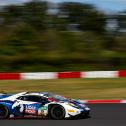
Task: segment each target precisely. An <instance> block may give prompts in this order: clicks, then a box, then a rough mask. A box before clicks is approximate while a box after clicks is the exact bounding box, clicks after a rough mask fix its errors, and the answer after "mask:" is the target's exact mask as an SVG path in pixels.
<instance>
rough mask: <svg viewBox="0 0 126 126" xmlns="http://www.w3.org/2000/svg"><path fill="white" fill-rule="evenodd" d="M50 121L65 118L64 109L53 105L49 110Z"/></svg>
mask: <svg viewBox="0 0 126 126" xmlns="http://www.w3.org/2000/svg"><path fill="white" fill-rule="evenodd" d="M50 116H51V118H52V119H56V120H61V119H64V118H65V109H64V108H63V107H62V106H60V105H54V106H53V107H52V108H51V110H50Z"/></svg>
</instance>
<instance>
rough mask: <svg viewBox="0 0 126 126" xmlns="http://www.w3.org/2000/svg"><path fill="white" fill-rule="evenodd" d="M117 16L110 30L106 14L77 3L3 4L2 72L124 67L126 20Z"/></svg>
mask: <svg viewBox="0 0 126 126" xmlns="http://www.w3.org/2000/svg"><path fill="white" fill-rule="evenodd" d="M109 18H110V19H112V20H113V17H109ZM120 19H121V20H120ZM114 20H116V23H118V25H116V26H114V24H113V23H111V24H110V25H111V26H113V27H114V28H113V29H114V30H111V29H109V28H108V29H107V21H108V15H107V14H105V13H104V12H102V11H100V10H98V9H97V8H96V7H94V6H93V5H91V4H84V3H79V2H63V3H59V4H57V5H54V4H53V3H48V2H43V1H39V0H37V1H35V0H32V1H30V2H27V3H24V4H20V5H6V6H1V9H0V71H2V72H3V71H4V72H5V71H15V72H18V71H21V72H27V71H70V70H71V71H79V70H116V69H125V67H126V64H125V62H126V42H125V40H126V37H125V32H123V33H120V29H121V27H122V26H123V28H124V25H125V23H123V22H125V20H126V19H125V17H124V16H123V18H122V17H120V16H116V17H115V18H114Z"/></svg>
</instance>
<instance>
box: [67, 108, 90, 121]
mask: <svg viewBox="0 0 126 126" xmlns="http://www.w3.org/2000/svg"><path fill="white" fill-rule="evenodd" d="M69 116H70V118H72V119H73V118H74V119H75V118H76V119H79V118H88V117H90V110H84V111H81V113H79V114H77V115H74V116H73V115H71V114H69Z"/></svg>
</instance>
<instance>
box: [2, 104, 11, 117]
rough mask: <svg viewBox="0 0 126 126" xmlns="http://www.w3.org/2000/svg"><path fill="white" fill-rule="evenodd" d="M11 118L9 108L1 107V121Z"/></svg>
mask: <svg viewBox="0 0 126 126" xmlns="http://www.w3.org/2000/svg"><path fill="white" fill-rule="evenodd" d="M7 118H9V111H8V109H7V107H5V106H3V105H0V119H7Z"/></svg>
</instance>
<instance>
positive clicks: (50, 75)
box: [20, 72, 57, 80]
mask: <svg viewBox="0 0 126 126" xmlns="http://www.w3.org/2000/svg"><path fill="white" fill-rule="evenodd" d="M56 78H57V73H55V72H38V73H21V78H20V79H21V80H41V79H56Z"/></svg>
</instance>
